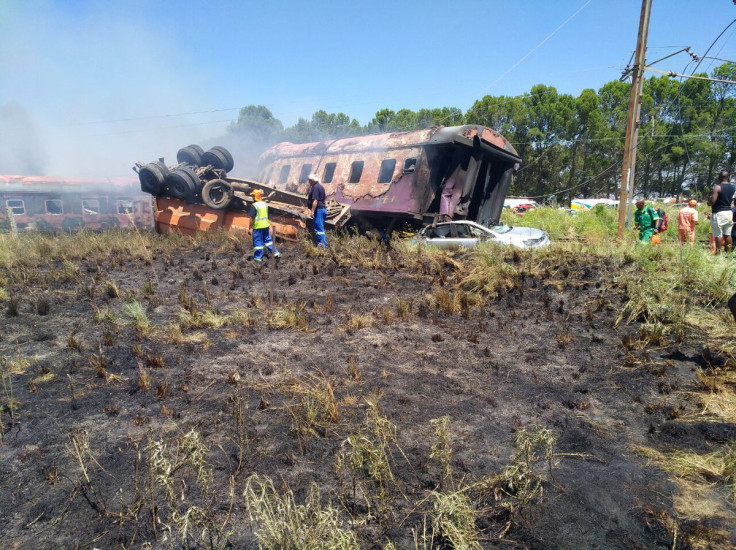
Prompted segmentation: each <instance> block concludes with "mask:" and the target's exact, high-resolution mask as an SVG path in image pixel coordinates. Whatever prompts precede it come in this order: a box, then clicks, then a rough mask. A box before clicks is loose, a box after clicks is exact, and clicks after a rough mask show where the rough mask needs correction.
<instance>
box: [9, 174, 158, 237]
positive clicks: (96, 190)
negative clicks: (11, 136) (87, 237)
mask: <svg viewBox="0 0 736 550" xmlns="http://www.w3.org/2000/svg"><path fill="white" fill-rule="evenodd" d="M0 197H1V198H2V208H0V225H2V226H3V227H4V228H6V229H7V228H9V227H12V224H14V225H15V227H17V229H19V230H23V229H40V230H46V231H74V230H76V229H80V228H82V227H84V228H87V229H94V230H99V229H107V228H110V227H130V226H133V225H136V226H139V227H152V226H153V211H152V205H151V196H150V195H147V194H144V193H142V192H141V191H140V188H139V186H138V181H137V180H135V179H131V178H113V179H108V180H106V181H102V180H85V179H72V178H53V177H40V176H12V175H11V176H0ZM11 218H12V220H11Z"/></svg>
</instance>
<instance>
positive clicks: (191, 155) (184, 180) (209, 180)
mask: <svg viewBox="0 0 736 550" xmlns="http://www.w3.org/2000/svg"><path fill="white" fill-rule="evenodd" d="M176 160H177V164H176V165H175V166H169V167H167V166H166V164H164V163H163V162H162V161H160V160H159V161H156V162H151V163H148V164H143V165H141V164H137V165H136V168H137V170H136V171H137V172H138V179H139V180H140V183H141V191H143V192H144V193H150V194H151V195H154V196H168V197H173V198H175V199H180V200H184V201H187V202H195V201H196V199H197V197H198V196H201V198H202V201H203V202H204V203H205V204H206V205H207V206H209V207H211V208H214V209H216V210H221V209H224V208H227V207H228V206H229V205H230V203H231V202H232V199H233V190H232V187H231V186H230V185H229V184H228V183H227V181H225V180H224V178H226V177H227V173H228V172H230V171H231V170H232V169H233V166H234V162H233V156H232V155H231V154H230V151H228V150H227V149H225V148H224V147H222V146H220V145H216V146H214V147H212V148H211V149H209V150H208V151H205V150H204V149H202V148H201V147H200V146H199V145H195V144H192V145H187V146H186V147H182V148H181V149H179V151H178V152H177V153H176ZM208 184H211V185H209V186H208Z"/></svg>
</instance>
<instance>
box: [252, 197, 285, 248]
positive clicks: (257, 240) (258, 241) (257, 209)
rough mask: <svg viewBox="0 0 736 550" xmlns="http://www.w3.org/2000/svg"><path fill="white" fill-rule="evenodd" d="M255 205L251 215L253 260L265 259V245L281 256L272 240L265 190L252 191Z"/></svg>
mask: <svg viewBox="0 0 736 550" xmlns="http://www.w3.org/2000/svg"><path fill="white" fill-rule="evenodd" d="M251 196H252V197H253V205H252V206H251V207H250V217H251V218H253V225H252V229H253V261H254V262H262V261H263V249H264V247H265V248H266V249H267V250H268V251H269V252H270V253H272V254H273V255H274V257H275V258H278V257H280V256H281V254H280V253H279V251H278V249H277V248H276V246H274V244H273V241H272V240H271V224H270V223H269V221H268V205H267V204H266V203H265V202H263V191H261V190H260V189H254V190H253V191H252V192H251Z"/></svg>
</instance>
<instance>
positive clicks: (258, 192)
mask: <svg viewBox="0 0 736 550" xmlns="http://www.w3.org/2000/svg"><path fill="white" fill-rule="evenodd" d="M250 194H251V196H252V197H258V198H260V197H262V196H263V191H261V190H260V189H253V191H251V192H250Z"/></svg>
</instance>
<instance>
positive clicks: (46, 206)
mask: <svg viewBox="0 0 736 550" xmlns="http://www.w3.org/2000/svg"><path fill="white" fill-rule="evenodd" d="M49 204H56V205H58V207H59V211H58V212H51V211H49ZM43 211H44V212H45V213H46V214H48V215H50V216H63V215H64V203H63V202H62V200H61V199H46V200H45V201H44V203H43Z"/></svg>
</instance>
